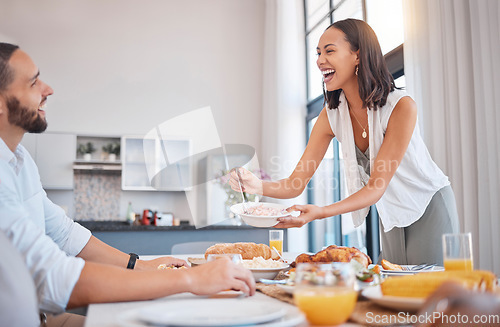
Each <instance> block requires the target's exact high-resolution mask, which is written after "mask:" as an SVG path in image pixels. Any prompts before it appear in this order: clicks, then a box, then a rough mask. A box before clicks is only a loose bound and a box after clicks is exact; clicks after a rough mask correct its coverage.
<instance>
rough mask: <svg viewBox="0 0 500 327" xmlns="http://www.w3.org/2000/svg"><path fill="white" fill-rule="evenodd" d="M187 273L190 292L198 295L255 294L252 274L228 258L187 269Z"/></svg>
mask: <svg viewBox="0 0 500 327" xmlns="http://www.w3.org/2000/svg"><path fill="white" fill-rule="evenodd" d="M185 273H186V274H188V275H189V292H191V293H193V294H196V295H208V294H215V293H218V292H221V291H225V290H234V291H242V292H243V293H245V294H248V295H254V294H255V280H254V278H253V275H252V272H251V271H250V270H248V269H245V268H243V267H242V266H240V265H237V264H234V263H233V262H231V261H230V260H229V259H227V258H221V259H218V260H215V261H211V262H207V263H205V264H203V265H200V266H198V267H195V268H191V269H187V270H186V271H185Z"/></svg>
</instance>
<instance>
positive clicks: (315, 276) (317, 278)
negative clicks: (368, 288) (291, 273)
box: [293, 262, 358, 326]
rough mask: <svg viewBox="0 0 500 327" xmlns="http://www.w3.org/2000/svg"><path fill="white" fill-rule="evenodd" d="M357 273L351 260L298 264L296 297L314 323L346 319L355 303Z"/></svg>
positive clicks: (324, 324) (337, 323)
mask: <svg viewBox="0 0 500 327" xmlns="http://www.w3.org/2000/svg"><path fill="white" fill-rule="evenodd" d="M355 285H356V275H355V273H354V270H353V269H352V266H351V264H349V263H338V262H334V263H299V264H297V268H296V275H295V289H294V292H293V298H294V301H295V304H296V305H297V307H298V308H299V309H300V310H301V311H302V312H303V313H304V314H305V315H306V317H307V320H308V321H309V323H311V324H312V325H318V326H327V325H328V326H331V325H339V324H342V323H344V322H346V321H347V319H349V316H350V315H351V313H352V311H353V310H354V307H355V305H356V300H357V298H358V292H357V291H356V289H355Z"/></svg>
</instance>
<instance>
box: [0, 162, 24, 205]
mask: <svg viewBox="0 0 500 327" xmlns="http://www.w3.org/2000/svg"><path fill="white" fill-rule="evenodd" d="M19 200H20V195H19V189H18V187H17V184H16V174H15V173H14V170H13V169H12V167H11V166H10V165H9V164H8V163H7V162H6V161H4V160H0V202H2V204H9V203H10V202H12V201H14V202H16V201H19Z"/></svg>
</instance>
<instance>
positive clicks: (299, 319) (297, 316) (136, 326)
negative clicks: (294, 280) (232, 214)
mask: <svg viewBox="0 0 500 327" xmlns="http://www.w3.org/2000/svg"><path fill="white" fill-rule="evenodd" d="M264 303H268V302H264ZM140 311H141V308H138V309H132V310H126V311H124V312H121V313H120V314H118V315H117V320H118V324H119V326H122V327H145V326H151V325H150V324H149V323H147V322H143V321H142V320H140V319H139V312H140ZM285 311H286V312H285V315H284V316H283V317H281V318H278V319H275V320H270V321H267V322H263V323H260V324H259V325H258V326H259V327H292V326H299V325H301V324H303V323H304V322H305V321H306V317H305V316H304V314H303V313H302V312H301V311H300V310H299V309H298V308H297V307H294V306H287V307H286V309H285ZM301 326H302V325H301Z"/></svg>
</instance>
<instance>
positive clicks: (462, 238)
mask: <svg viewBox="0 0 500 327" xmlns="http://www.w3.org/2000/svg"><path fill="white" fill-rule="evenodd" d="M443 262H444V269H445V270H465V271H471V270H473V269H474V268H473V267H474V265H473V260H472V236H471V233H466V234H443Z"/></svg>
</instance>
